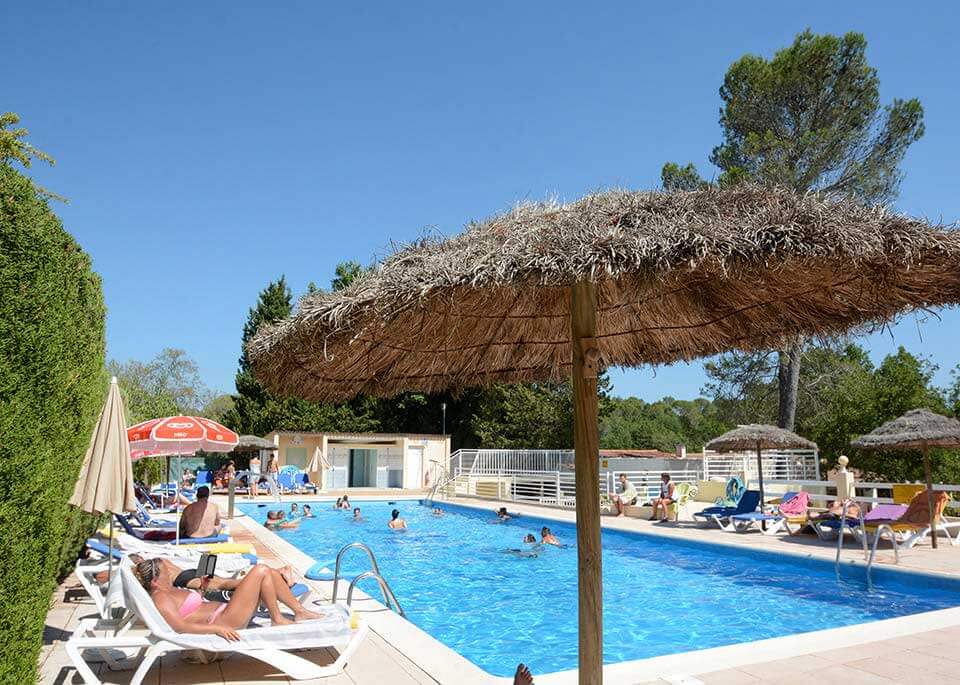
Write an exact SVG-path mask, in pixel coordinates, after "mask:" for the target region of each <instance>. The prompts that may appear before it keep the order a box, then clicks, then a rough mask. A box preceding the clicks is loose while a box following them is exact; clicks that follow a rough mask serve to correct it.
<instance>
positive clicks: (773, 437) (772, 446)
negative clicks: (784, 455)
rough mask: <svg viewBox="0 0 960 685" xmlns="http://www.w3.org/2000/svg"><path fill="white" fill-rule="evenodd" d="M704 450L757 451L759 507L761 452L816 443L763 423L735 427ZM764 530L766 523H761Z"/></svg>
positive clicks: (762, 493) (804, 446)
mask: <svg viewBox="0 0 960 685" xmlns="http://www.w3.org/2000/svg"><path fill="white" fill-rule="evenodd" d="M704 449H708V450H717V451H719V452H731V451H734V450H756V451H757V478H758V479H759V480H760V507H761V509H762V508H763V504H764V502H765V499H764V492H763V450H790V449H808V450H815V449H817V443H815V442H813V441H811V440H807V439H806V438H803V437H800V436H799V435H797V434H796V433H794V432H792V431H788V430H787V429H785V428H778V427H777V426H769V425H767V424H763V423H749V424H746V425H743V426H737V427H736V428H734V429H733V430H730V431H727V432H726V433H724V434H723V435H721V436H720V437H718V438H714V439H713V440H711V441H710V442H708V443H707V444H706V445H704ZM762 525H763V529H764V530H766V521H764V522H763V523H762Z"/></svg>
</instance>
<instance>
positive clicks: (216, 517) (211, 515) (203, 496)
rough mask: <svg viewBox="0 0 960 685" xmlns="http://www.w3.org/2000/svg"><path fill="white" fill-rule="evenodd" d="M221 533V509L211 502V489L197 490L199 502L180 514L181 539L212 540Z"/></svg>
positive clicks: (205, 487) (202, 487) (201, 488)
mask: <svg viewBox="0 0 960 685" xmlns="http://www.w3.org/2000/svg"><path fill="white" fill-rule="evenodd" d="M219 532H220V507H218V506H217V505H216V504H214V503H213V502H211V501H210V488H208V487H207V486H206V485H201V486H200V487H199V488H197V501H196V502H193V503H192V504H189V505H187V507H186V508H185V509H184V510H183V512H182V513H181V514H180V537H182V538H210V537H213V536H215V535H217V534H219Z"/></svg>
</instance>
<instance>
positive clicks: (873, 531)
mask: <svg viewBox="0 0 960 685" xmlns="http://www.w3.org/2000/svg"><path fill="white" fill-rule="evenodd" d="M928 497H933V505H934V510H933V518H934V528H933V531H931V529H930V510H929V504H928V501H927V500H928ZM949 501H950V495H948V494H947V493H945V492H940V491H937V490H934V491H932V492H930V493H929V494H928V492H927V491H926V490H923V491H921V492H919V493H917V494H916V495H915V496H914V498H913V500H912V501H911V502H910V506H908V507H907V510H906V511H905V512H904V513H903V515H902V516H900V517H899V518H897V519H887V520H872V521H869V522H868V521H864V525H863V527H862V528H861V529H860V531H859V535H861V536H866V537H867V538H868V539H869V538H870V536H872V537H873V543H872V549H871V551H870V559H871V560H872V559H873V557H874V556H875V554H876V551H877V545H878V544H879V542H880V540H881V538H884V537H886V538H887V539H888V540H890V544H891V545H892V546H893V552H894V558H895V559H896V561H897V562H899V561H900V550H902V549H910V548H911V547H913V546H914V545H916V544H917V543H918V542H920V541H921V540H923V539H924V538H925V537H927V536H929V535H930V534H931V532H932V533H933V534H934V535H936V534H937V533H939V532H941V531H942V532H944V533H945V534H946V536H947V539H948V540H949V541H950V544H951V545H957V544H960V542H958V539H957V538H958V536H960V533H958V534H956V535H954V536H951V535H950V531H951V530H960V521H957V522H953V521H951V522H944V521H943V509H944V507H946V506H947V502H949Z"/></svg>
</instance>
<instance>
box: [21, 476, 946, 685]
mask: <svg viewBox="0 0 960 685" xmlns="http://www.w3.org/2000/svg"><path fill="white" fill-rule="evenodd" d="M372 494H373V493H370V495H372ZM377 494H379V493H377ZM370 495H368V494H366V493H365V494H363V495H361V494H360V493H356V494H351V496H352V497H356V498H357V499H365V498H367V497H369V496H370ZM410 495H411V493H408V494H407V496H410ZM403 496H404V495H400V494H394V495H393V497H395V498H400V497H403ZM296 499H297V500H298V501H308V500H310V499H314V498H310V497H298V498H296ZM316 499H326V497H325V496H324V497H320V498H316ZM218 501H219V502H220V504H221V506H223V505H224V504H225V498H223V499H219V498H218ZM238 501H242V500H238ZM453 503H456V504H463V505H467V506H476V507H479V508H482V509H493V508H495V507H499V506H501V504H502V505H503V506H507V507H508V508H509V509H511V510H512V511H518V512H520V513H521V514H527V515H531V516H541V517H547V518H553V519H556V520H564V521H571V522H572V521H574V515H573V512H571V511H567V510H560V509H552V508H546V507H539V506H532V505H522V504H516V503H511V502H503V503H500V502H496V501H493V500H472V499H464V498H458V499H456V500H453ZM603 525H604V527H608V528H612V529H620V530H628V531H636V532H643V533H649V534H653V535H660V536H665V537H681V538H683V539H686V540H699V541H703V542H712V543H717V542H720V543H724V544H728V545H735V546H743V547H748V548H754V549H762V550H769V551H774V552H778V553H781V554H783V555H786V556H789V555H799V556H804V557H813V558H823V559H829V560H831V561H832V560H833V558H834V555H835V552H836V545H835V544H830V543H826V542H821V541H819V540H817V539H816V538H815V537H814V536H806V535H804V536H791V537H787V536H783V535H780V536H777V537H769V536H764V535H761V534H759V533H747V534H735V533H726V532H723V531H720V530H716V529H705V528H700V527H698V526H695V525H694V524H692V523H685V522H680V523H679V524H677V523H666V524H657V523H651V522H649V521H645V520H640V519H634V518H613V517H607V516H605V517H604V518H603ZM230 530H231V534H232V536H233V537H234V539H235V540H236V541H238V542H245V543H249V544H252V545H253V546H254V547H255V548H256V551H257V554H258V556H259V558H260V560H261V561H264V562H266V563H269V564H271V565H281V564H285V563H290V564H292V565H293V566H294V567H295V568H297V569H298V570H300V571H303V570H305V568H306V565H307V561H308V559H307V558H306V557H305V556H304V555H303V554H302V553H299V551H298V550H295V549H294V548H292V547H291V546H290V545H289V544H288V543H286V542H285V541H284V540H281V539H280V538H279V537H277V536H274V535H273V534H271V533H269V531H266V530H265V529H264V528H263V527H262V526H259V525H257V524H255V523H254V522H253V521H252V520H251V519H249V518H247V517H242V516H241V517H237V518H236V519H234V520H233V521H232V522H231V524H230ZM941 543H942V544H941V546H940V548H939V549H938V550H933V549H931V548H930V545H929V543H927V542H925V543H922V544H921V545H918V546H917V547H915V548H914V549H912V550H909V551H906V552H905V553H903V554H901V558H900V564H899V568H902V569H904V570H909V571H914V572H918V573H932V574H937V575H947V576H952V577H960V546H957V547H954V546H952V545H950V544H949V543H948V542H947V541H946V540H945V539H943V538H941ZM862 558H863V553H862V548H861V547H859V546H857V545H856V544H855V543H854V542H852V541H851V542H850V543H848V544H847V545H846V546H845V548H844V550H843V554H842V562H843V563H844V564H857V563H862ZM892 562H893V554H892V552H889V551H884V552H881V553H880V554H878V558H877V564H878V566H881V567H890V566H892ZM920 580H922V579H920ZM310 585H311V586H312V589H313V590H314V595H313V596H314V597H320V598H327V597H329V586H330V584H329V583H313V582H311V583H310ZM401 601H402V598H401ZM357 606H358V611H359V612H360V613H361V614H362V615H364V616H366V617H367V618H368V621H369V622H370V625H371V631H370V634H369V637H368V638H367V639H366V640H365V641H364V643H363V644H362V645H361V646H360V648H359V650H358V651H357V653H356V654H355V655H354V657H353V658H352V659H351V660H350V662H349V664H348V665H347V667H346V669H345V670H344V672H343V673H342V674H340V675H337V676H334V677H330V678H323V679H318V680H313V681H296V682H306V683H329V684H330V685H349V684H351V683H353V684H356V685H384V684H388V685H389V684H392V683H397V684H398V685H407V684H409V683H421V684H422V683H451V684H453V685H472V684H473V683H477V684H478V685H479V684H480V683H491V684H492V683H504V682H506V681H505V680H504V679H496V678H492V677H488V676H485V675H484V674H483V673H482V672H480V671H479V669H477V668H476V667H473V666H472V665H471V664H469V663H468V662H466V661H465V660H463V659H462V658H461V657H459V656H458V655H456V654H455V653H453V652H452V651H451V650H449V649H448V648H446V647H444V646H443V645H441V644H440V643H438V642H436V641H433V640H432V638H429V637H428V636H426V635H425V634H424V633H422V631H419V630H418V629H415V628H413V627H412V626H410V624H408V623H406V622H405V621H404V620H403V619H400V618H399V617H398V616H396V615H395V614H394V613H393V612H391V611H389V610H386V609H385V607H383V606H382V605H381V604H380V603H379V602H377V601H375V600H373V599H372V598H368V597H366V596H361V597H360V601H359V602H358V604H357ZM93 613H94V607H93V603H92V601H91V600H90V599H89V598H87V597H86V596H85V595H84V593H83V590H82V589H81V588H80V586H79V583H78V582H77V581H76V579H74V578H73V577H72V576H71V577H68V578H67V579H66V580H65V581H64V583H62V584H61V585H60V587H59V588H58V589H57V591H56V593H54V596H53V598H52V602H51V608H50V611H49V613H48V616H47V628H46V631H45V634H44V647H43V652H42V654H41V657H40V680H39V682H41V683H56V684H57V685H60V684H62V683H79V682H82V681H81V680H80V678H79V676H78V675H77V673H76V671H75V670H74V669H73V667H72V666H71V665H70V661H69V658H68V657H67V654H66V652H65V650H64V649H63V642H64V641H65V640H66V639H67V637H69V634H70V632H72V630H73V628H74V627H75V625H76V624H77V622H78V621H79V619H80V618H81V617H84V616H89V615H92V614H93ZM839 630H840V631H841V632H839V633H835V632H833V631H821V632H819V633H808V634H804V635H797V636H790V637H788V638H778V639H775V640H766V641H762V642H757V643H750V644H749V645H735V646H731V647H724V648H718V649H716V650H705V651H703V652H692V653H689V654H687V655H682V656H681V657H679V658H673V657H662V658H660V659H658V660H647V661H646V662H631V663H629V664H619V665H614V666H608V667H607V669H605V671H606V677H605V682H607V683H609V684H611V685H614V684H618V683H631V684H634V683H685V684H689V685H696V684H697V683H717V684H723V683H767V682H774V681H782V680H784V679H787V678H789V679H796V678H797V677H798V676H799V677H801V678H803V679H804V680H805V681H807V682H814V683H834V682H835V683H844V684H853V685H856V684H858V683H917V682H922V683H940V682H944V683H946V682H948V679H949V681H950V682H953V681H955V679H956V676H955V674H956V673H958V672H960V651H958V650H956V649H955V648H954V645H956V644H957V643H958V641H960V609H947V610H944V611H942V612H932V613H931V614H925V615H921V616H915V617H904V618H902V619H892V620H891V621H886V622H879V623H876V624H871V628H870V629H869V630H864V629H859V630H858V629H856V628H854V629H853V630H851V629H839ZM301 655H304V656H306V657H307V658H309V659H311V660H315V661H317V662H318V663H330V662H331V661H332V660H333V659H334V658H335V654H334V653H332V652H330V651H328V650H310V651H308V652H302V653H301ZM131 666H135V664H131ZM131 674H132V671H131V670H126V671H110V670H109V669H107V668H106V667H105V666H100V667H99V672H98V677H100V678H101V679H102V680H103V681H104V682H110V683H125V682H128V681H129V679H130V676H131ZM535 675H536V674H535ZM571 675H572V674H571V672H566V673H560V674H551V675H548V676H540V677H538V678H536V682H537V683H538V684H539V685H563V684H564V683H570V682H576V681H575V677H573V678H572V677H571ZM145 682H146V683H151V684H153V685H156V684H164V685H166V684H168V683H184V684H192V685H205V684H211V685H220V684H221V683H222V684H227V683H230V684H237V683H286V682H288V680H287V678H285V677H283V676H282V675H280V674H279V673H276V672H275V671H274V670H273V669H271V667H269V666H266V665H264V664H262V663H261V662H259V661H255V660H253V659H251V658H249V657H246V656H243V655H240V654H234V655H231V656H230V657H229V658H227V659H225V660H223V661H219V662H215V663H213V664H207V665H196V664H190V663H187V662H184V661H182V660H181V659H179V657H177V656H165V657H163V659H161V660H160V661H159V662H158V665H156V666H154V667H153V668H152V669H151V671H150V673H149V674H148V677H147V679H146V680H145Z"/></svg>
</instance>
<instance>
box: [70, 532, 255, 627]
mask: <svg viewBox="0 0 960 685" xmlns="http://www.w3.org/2000/svg"><path fill="white" fill-rule="evenodd" d="M87 544H88V545H90V544H92V541H88V542H87ZM91 551H92V552H94V553H96V552H98V551H99V550H97V549H95V548H91ZM170 551H171V547H170V546H168V545H165V546H163V547H161V548H159V549H158V550H157V551H153V550H152V549H151V550H149V551H147V550H141V551H139V552H129V551H127V550H117V549H114V556H115V558H122V557H123V556H125V555H127V554H131V553H133V554H140V555H141V556H143V557H144V558H146V559H151V558H154V557H163V558H166V559H169V560H170V561H171V562H173V563H174V564H176V565H177V566H179V567H180V568H182V569H188V568H192V567H195V566H196V565H197V562H198V561H199V559H200V553H199V552H197V551H195V550H194V551H185V552H184V553H183V554H182V555H177V554H171V553H170ZM119 563H120V562H119V561H117V560H115V561H114V562H113V569H114V571H113V572H114V578H113V580H112V581H111V582H110V583H109V584H106V583H105V584H101V583H98V582H97V579H96V576H97V574H99V573H102V572H103V571H106V570H107V568H108V566H107V559H106V557H103V558H100V559H81V560H80V561H78V562H77V565H76V567H75V568H74V574H75V575H76V577H77V581H79V583H80V585H81V586H82V587H83V589H84V590H85V591H86V593H87V594H88V595H90V598H91V599H92V600H93V603H94V605H95V606H96V607H97V613H99V614H100V617H101V618H103V619H107V620H109V619H111V618H114V616H113V615H112V610H113V609H123V608H124V599H123V589H122V585H121V582H120V574H119ZM252 563H253V562H252V560H251V559H249V558H247V557H243V556H241V555H239V554H220V555H218V558H217V575H218V576H221V577H223V578H234V577H236V575H237V574H238V573H242V572H243V571H246V570H247V569H249V568H250V566H251V564H252Z"/></svg>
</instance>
